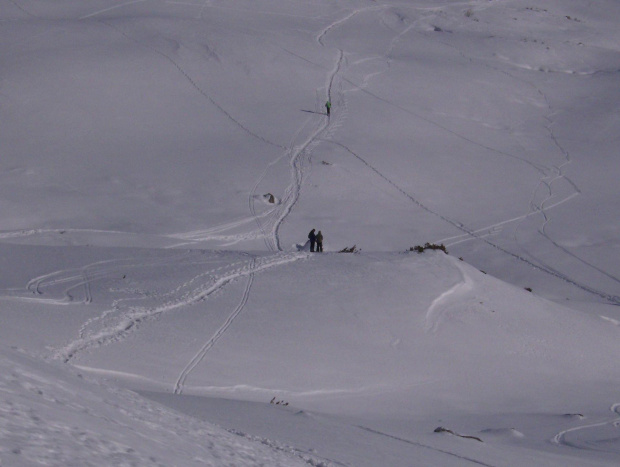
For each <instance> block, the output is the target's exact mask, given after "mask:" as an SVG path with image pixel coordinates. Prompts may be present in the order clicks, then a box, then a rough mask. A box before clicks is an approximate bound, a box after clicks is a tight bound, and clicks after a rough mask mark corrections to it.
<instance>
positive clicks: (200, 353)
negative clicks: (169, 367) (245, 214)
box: [174, 258, 256, 394]
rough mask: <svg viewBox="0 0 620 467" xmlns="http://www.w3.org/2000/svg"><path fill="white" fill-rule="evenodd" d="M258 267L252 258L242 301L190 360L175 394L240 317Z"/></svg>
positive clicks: (175, 389) (177, 383)
mask: <svg viewBox="0 0 620 467" xmlns="http://www.w3.org/2000/svg"><path fill="white" fill-rule="evenodd" d="M255 267H256V258H252V260H251V263H250V266H249V270H250V271H251V272H250V273H249V274H248V281H247V284H246V286H245V290H244V291H243V296H242V298H241V301H240V302H239V304H238V305H237V307H236V308H235V309H234V310H233V312H232V313H231V314H230V315H229V316H228V318H227V319H226V321H225V322H224V324H223V325H222V326H221V327H220V328H219V329H218V330H217V331H216V332H215V334H214V335H213V337H211V339H209V340H208V341H207V343H206V344H205V345H203V346H202V348H201V349H200V350H199V351H198V353H197V354H196V355H194V357H193V358H192V359H191V360H190V362H189V363H188V364H187V365H186V366H185V368H183V371H181V374H180V375H179V377H178V379H177V381H176V383H175V385H174V394H182V393H183V389H184V387H185V382H186V380H187V377H188V376H189V374H190V373H191V372H192V371H193V370H194V368H196V366H198V364H199V363H200V362H202V361H203V360H204V358H205V356H206V355H207V352H209V350H211V348H212V347H213V346H214V345H215V344H216V342H217V341H218V340H219V339H220V337H222V335H223V334H224V333H225V332H226V330H227V329H228V328H229V327H230V325H231V324H232V323H233V321H234V320H235V319H236V318H237V316H239V314H240V313H241V311H242V310H243V308H244V307H245V305H246V304H247V302H248V298H249V297H250V289H251V288H252V283H253V282H254V272H253V271H254V268H255Z"/></svg>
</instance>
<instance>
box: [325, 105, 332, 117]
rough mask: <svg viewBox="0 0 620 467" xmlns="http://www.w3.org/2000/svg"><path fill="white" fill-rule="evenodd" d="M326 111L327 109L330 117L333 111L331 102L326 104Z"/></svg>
mask: <svg viewBox="0 0 620 467" xmlns="http://www.w3.org/2000/svg"><path fill="white" fill-rule="evenodd" d="M325 109H327V116H328V117H329V114H330V111H331V109H332V103H331V102H330V101H327V102H326V103H325Z"/></svg>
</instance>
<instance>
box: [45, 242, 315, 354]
mask: <svg viewBox="0 0 620 467" xmlns="http://www.w3.org/2000/svg"><path fill="white" fill-rule="evenodd" d="M248 256H249V255H248ZM308 257H309V256H308V254H305V253H280V254H274V255H270V256H266V257H261V258H260V259H255V258H251V259H250V260H249V261H240V262H237V263H233V264H231V265H229V266H233V267H229V268H226V270H225V271H220V272H219V274H218V270H221V269H222V267H220V268H217V269H215V270H210V271H206V272H202V273H200V274H199V275H197V276H195V277H194V278H192V279H191V280H189V281H187V282H185V283H184V284H181V285H180V286H179V287H177V288H176V289H174V290H172V291H169V292H168V293H166V294H164V295H162V296H159V297H158V296H156V295H155V296H150V297H149V298H150V299H157V300H159V302H160V303H158V304H155V305H151V306H138V305H130V306H127V307H121V306H120V305H119V303H118V302H117V303H115V305H114V306H113V307H112V308H111V309H110V310H107V311H106V312H104V313H103V314H102V316H100V317H98V318H97V319H93V320H91V321H90V322H87V323H85V325H84V326H82V329H81V331H80V335H79V336H78V338H77V339H75V340H74V341H72V342H70V343H68V344H67V345H65V346H64V347H62V348H59V349H57V350H55V351H54V352H53V355H52V356H53V357H54V358H55V359H60V360H62V361H64V362H65V363H68V362H70V361H72V360H73V359H74V358H75V357H76V355H77V354H79V353H81V352H83V351H85V350H88V349H92V348H97V347H102V346H104V345H107V344H109V343H112V342H119V341H121V340H123V339H124V338H125V337H127V335H129V334H130V333H131V332H133V331H135V330H136V329H137V327H138V326H139V325H140V324H141V323H143V322H145V321H147V320H150V319H153V318H157V317H158V316H160V315H162V314H164V313H168V312H172V311H175V310H177V309H179V308H182V307H186V306H190V305H193V304H195V303H197V302H199V301H202V300H204V299H206V298H208V297H209V296H210V295H212V294H213V293H214V292H216V291H218V290H220V289H222V288H223V287H224V286H226V285H227V284H229V283H231V282H232V281H234V280H236V279H239V278H242V277H246V276H248V275H252V276H253V275H254V274H257V273H259V272H262V271H265V270H268V269H271V268H273V267H278V266H282V265H284V264H288V263H291V262H294V261H299V260H302V259H307V258H308ZM250 285H251V283H250ZM248 293H249V288H248ZM133 300H136V299H133ZM246 300H247V299H246ZM242 308H243V307H242V306H241V307H240V309H239V311H238V312H237V315H238V314H239V312H240V311H241V309H242ZM104 318H105V320H104ZM104 321H105V322H104ZM229 325H230V324H229ZM229 325H228V326H229ZM228 326H226V328H227V327H228ZM87 327H92V328H94V329H92V330H89V329H87ZM224 331H225V329H224ZM218 338H219V337H218Z"/></svg>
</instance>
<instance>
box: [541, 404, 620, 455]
mask: <svg viewBox="0 0 620 467" xmlns="http://www.w3.org/2000/svg"><path fill="white" fill-rule="evenodd" d="M609 410H610V412H612V413H613V414H615V415H616V417H615V418H614V419H613V420H608V421H604V422H599V423H591V424H589V425H583V426H578V427H575V428H569V429H568V430H564V431H561V432H559V433H558V434H557V435H555V436H554V437H553V438H552V439H551V442H552V443H553V444H557V445H560V446H566V447H571V448H575V449H590V450H591V449H593V448H592V447H591V446H588V447H584V446H582V445H580V444H578V443H577V442H570V441H567V440H566V435H568V434H569V433H576V432H578V431H583V430H589V429H592V428H598V427H601V426H609V425H612V426H614V427H615V428H619V427H620V403H618V404H613V405H612V406H611V407H610V408H609Z"/></svg>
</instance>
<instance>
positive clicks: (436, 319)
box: [424, 263, 474, 333]
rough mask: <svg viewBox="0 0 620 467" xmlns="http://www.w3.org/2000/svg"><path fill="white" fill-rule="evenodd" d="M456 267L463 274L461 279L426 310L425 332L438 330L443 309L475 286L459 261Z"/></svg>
mask: <svg viewBox="0 0 620 467" xmlns="http://www.w3.org/2000/svg"><path fill="white" fill-rule="evenodd" d="M456 267H457V268H458V270H459V273H460V275H461V278H460V280H459V281H458V282H457V283H456V284H454V285H453V286H452V287H450V288H449V289H448V290H446V291H445V292H443V293H442V294H440V295H439V296H438V297H437V298H436V299H435V300H433V302H432V303H431V305H430V306H429V307H428V310H427V311H426V325H425V327H424V331H425V332H433V333H435V332H437V330H438V329H439V326H440V324H441V317H442V315H443V312H442V311H445V307H446V306H447V304H448V303H449V302H451V301H454V300H458V299H459V298H460V297H462V296H463V295H464V294H466V293H467V292H469V291H471V290H472V289H473V287H474V281H473V280H472V279H471V277H470V276H469V274H467V273H466V272H465V271H464V270H463V268H461V266H460V265H459V264H458V263H457V264H456Z"/></svg>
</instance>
